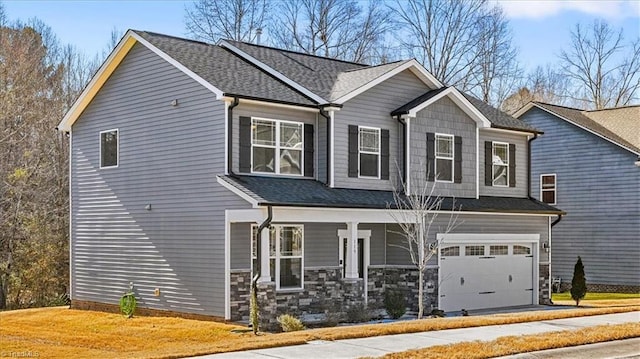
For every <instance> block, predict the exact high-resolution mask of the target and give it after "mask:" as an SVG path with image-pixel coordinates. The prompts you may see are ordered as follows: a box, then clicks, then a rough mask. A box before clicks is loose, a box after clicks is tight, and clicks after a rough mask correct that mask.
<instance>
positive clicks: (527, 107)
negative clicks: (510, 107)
mask: <svg viewBox="0 0 640 359" xmlns="http://www.w3.org/2000/svg"><path fill="white" fill-rule="evenodd" d="M533 106H536V104H535V103H533V102H531V101H529V102H527V104H526V105H524V106H522V107H521V108H520V109H519V110H518V111H516V112H515V113H514V114H513V117H515V118H519V117H520V116H522V115H524V114H525V112H527V111H529V110H531V108H532V107H533ZM536 107H538V108H539V107H540V106H536Z"/></svg>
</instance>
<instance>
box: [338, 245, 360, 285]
mask: <svg viewBox="0 0 640 359" xmlns="http://www.w3.org/2000/svg"><path fill="white" fill-rule="evenodd" d="M340 242H342V243H341V247H342V248H341V249H342V250H341V251H340V266H341V267H342V278H344V275H345V273H346V265H347V255H348V253H347V252H348V251H347V239H346V238H340ZM358 278H364V238H358Z"/></svg>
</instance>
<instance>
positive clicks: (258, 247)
mask: <svg viewBox="0 0 640 359" xmlns="http://www.w3.org/2000/svg"><path fill="white" fill-rule="evenodd" d="M272 219H273V208H272V207H271V206H267V218H266V219H265V220H264V221H263V222H262V223H260V226H259V227H258V230H257V231H256V232H257V233H256V263H258V264H260V263H262V251H261V247H262V245H261V244H262V243H260V240H261V239H262V231H263V230H264V229H265V228H267V227H269V226H270V225H271V220H272ZM260 272H261V271H260V270H258V273H256V275H254V276H253V278H252V279H251V296H252V297H253V299H254V303H256V305H257V302H258V301H257V293H258V278H260V274H261V273H260ZM252 324H254V323H252ZM255 324H257V323H255ZM255 324H254V325H253V333H254V334H257V332H258V326H257V325H255Z"/></svg>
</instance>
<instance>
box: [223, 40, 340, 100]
mask: <svg viewBox="0 0 640 359" xmlns="http://www.w3.org/2000/svg"><path fill="white" fill-rule="evenodd" d="M218 45H219V46H222V47H225V48H227V49H229V50H231V52H234V53H235V54H236V55H239V56H240V57H242V58H244V59H245V60H247V61H249V62H251V63H252V64H254V65H255V66H257V67H259V68H260V69H262V70H263V71H265V72H267V73H268V74H270V75H271V76H274V77H275V78H277V79H278V80H280V81H282V82H284V83H286V84H287V85H289V86H291V87H293V88H294V89H296V90H297V91H299V92H301V93H303V94H304V95H305V96H307V97H309V98H311V99H312V100H314V101H316V102H318V103H320V104H325V103H328V101H327V100H325V99H323V98H322V97H320V96H318V95H316V94H315V93H313V92H311V91H310V90H309V89H307V88H306V87H304V86H302V85H300V84H299V83H297V82H295V81H293V80H292V79H290V78H288V77H286V76H285V75H283V74H282V73H280V72H278V71H276V70H275V69H274V68H273V67H271V66H269V65H267V64H265V63H264V62H262V61H260V60H258V59H256V58H255V57H253V56H251V55H249V54H247V53H246V52H244V51H242V50H240V49H239V48H237V47H235V46H233V45H231V44H230V43H228V42H227V41H225V40H221V41H219V42H218Z"/></svg>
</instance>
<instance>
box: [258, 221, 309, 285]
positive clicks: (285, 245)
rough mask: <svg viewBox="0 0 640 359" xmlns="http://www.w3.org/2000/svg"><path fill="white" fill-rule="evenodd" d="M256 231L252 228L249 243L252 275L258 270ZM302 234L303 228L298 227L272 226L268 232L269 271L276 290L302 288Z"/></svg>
mask: <svg viewBox="0 0 640 359" xmlns="http://www.w3.org/2000/svg"><path fill="white" fill-rule="evenodd" d="M257 230H258V228H257V227H256V226H253V230H252V237H251V238H252V240H251V241H252V243H253V245H252V266H253V273H254V274H256V273H258V271H259V270H260V269H259V268H260V264H259V263H258V262H257V248H258V247H257V246H258V242H256V234H257ZM265 230H266V229H265ZM303 234H304V233H303V227H302V226H299V225H272V226H271V229H270V230H269V271H270V273H271V277H272V279H274V280H275V282H276V288H278V289H299V288H302V284H303V283H302V281H303V278H304V277H303V271H302V268H303V263H302V253H303V248H302V246H303V242H304V241H303V239H304V236H303Z"/></svg>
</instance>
